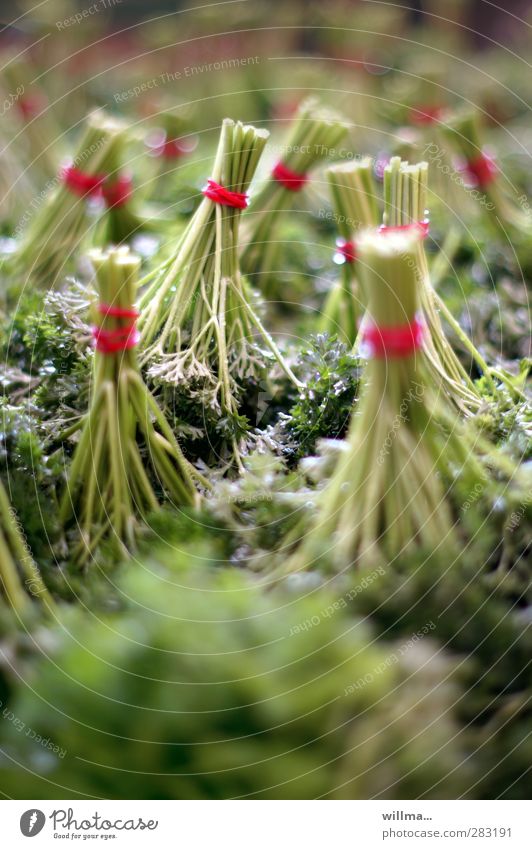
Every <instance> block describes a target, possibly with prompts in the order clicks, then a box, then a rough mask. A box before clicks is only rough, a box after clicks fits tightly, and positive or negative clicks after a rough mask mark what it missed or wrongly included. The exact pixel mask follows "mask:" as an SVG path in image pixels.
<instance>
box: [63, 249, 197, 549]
mask: <svg viewBox="0 0 532 849" xmlns="http://www.w3.org/2000/svg"><path fill="white" fill-rule="evenodd" d="M90 259H91V261H92V263H93V265H94V267H95V270H96V286H97V292H98V301H99V302H98V305H97V308H96V310H95V316H94V318H95V325H94V328H93V336H94V339H95V343H96V351H95V354H94V369H93V386H92V396H91V402H90V409H89V412H88V414H87V415H86V417H85V418H84V419H82V421H81V422H80V424H79V428H81V434H80V437H79V441H78V443H77V446H76V450H75V452H74V456H73V459H72V464H71V467H70V471H69V475H68V487H67V489H66V490H65V493H64V496H63V499H62V503H61V513H60V516H61V520H62V521H63V522H64V523H66V522H68V521H69V520H72V519H74V518H75V519H76V521H77V523H78V526H79V529H80V532H81V536H82V547H83V550H82V553H81V556H80V560H81V562H83V561H84V560H85V559H86V558H87V557H88V556H89V555H90V554H91V552H93V551H94V549H95V547H96V546H97V545H98V543H99V542H100V541H101V540H103V539H105V538H111V540H112V542H114V544H115V547H116V548H117V549H118V551H119V553H124V551H126V550H131V549H132V548H133V546H134V539H135V533H134V532H135V528H136V524H137V518H138V517H139V516H142V515H143V513H144V512H146V511H151V510H155V509H157V507H158V499H157V497H156V495H155V493H154V489H153V485H152V482H151V479H150V477H149V476H148V472H147V471H146V469H145V465H146V466H148V467H151V472H152V473H153V476H154V478H155V479H156V480H157V484H158V486H159V487H160V488H161V489H163V490H164V491H166V492H167V494H168V495H169V496H170V498H171V499H172V500H173V501H174V502H175V503H176V504H177V505H179V506H189V505H193V504H194V503H195V502H196V500H197V497H198V496H197V492H196V488H195V484H196V483H201V484H206V481H204V480H203V478H202V477H201V476H200V475H199V474H198V473H197V472H196V470H195V469H194V468H193V467H192V466H191V465H190V464H189V463H188V462H187V461H186V460H185V458H184V456H183V454H182V452H181V449H180V448H179V445H178V444H177V441H176V439H175V437H174V434H173V433H172V430H171V428H170V427H169V425H168V423H167V421H166V420H165V418H164V416H163V414H162V412H161V411H160V409H159V407H158V406H157V403H156V402H155V399H154V398H153V396H152V395H151V393H150V392H149V390H148V389H147V387H146V385H145V384H144V382H143V380H142V377H141V374H140V369H139V365H138V362H137V355H136V345H137V342H138V331H137V329H136V324H135V322H136V317H137V311H136V309H135V308H134V302H135V293H136V285H137V277H138V269H139V264H140V260H139V258H138V257H136V256H134V255H132V254H131V253H130V252H129V249H128V248H127V247H125V246H124V247H120V248H114V249H110V250H108V251H107V252H102V251H101V250H99V249H95V250H93V251H92V252H91V254H90ZM141 446H142V448H143V450H142V451H141Z"/></svg>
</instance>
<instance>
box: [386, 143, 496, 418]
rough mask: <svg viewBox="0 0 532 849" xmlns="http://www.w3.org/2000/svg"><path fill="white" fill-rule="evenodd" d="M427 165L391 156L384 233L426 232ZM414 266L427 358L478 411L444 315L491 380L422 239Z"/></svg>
mask: <svg viewBox="0 0 532 849" xmlns="http://www.w3.org/2000/svg"><path fill="white" fill-rule="evenodd" d="M427 182H428V164H427V163H426V162H420V163H417V164H415V165H409V164H408V162H404V161H402V160H401V159H400V158H399V157H393V158H392V159H391V160H390V162H389V164H388V165H387V166H386V168H385V169H384V217H383V221H384V225H383V228H382V229H384V230H388V231H393V230H397V231H398V232H400V231H401V230H403V229H405V228H406V229H408V228H414V229H417V230H418V231H419V234H420V235H421V236H424V235H426V234H427V233H428V220H427V209H426V200H427ZM416 265H417V267H418V268H419V273H420V275H421V281H420V306H421V311H422V313H423V316H424V320H425V322H426V325H427V328H428V333H427V339H426V342H425V350H426V355H427V360H428V363H429V365H430V368H431V370H432V372H433V375H434V378H435V379H436V381H437V382H439V383H441V385H442V388H443V390H444V392H445V393H446V395H447V396H448V398H449V400H450V401H451V403H452V404H453V406H454V407H455V408H457V409H459V410H460V411H461V412H462V413H465V414H469V413H471V412H474V411H476V410H478V408H479V407H480V404H481V399H480V395H479V393H478V392H477V390H476V388H475V385H474V383H473V381H472V380H471V378H470V376H469V375H468V374H467V372H466V371H465V369H464V367H463V366H462V364H461V363H460V360H459V359H458V357H457V356H456V354H455V352H454V350H453V348H452V347H451V345H450V343H449V341H448V339H447V337H446V335H445V333H444V330H443V327H442V323H441V319H440V313H441V315H443V316H444V318H445V320H446V321H447V322H448V324H449V325H450V327H451V328H452V330H453V331H454V333H455V334H456V335H457V337H458V338H459V340H460V341H461V342H462V344H463V345H464V347H465V348H466V350H467V351H468V353H469V354H470V355H471V357H472V359H473V360H474V362H475V363H476V364H477V366H478V367H479V368H480V370H481V371H482V372H484V374H486V375H487V376H488V379H490V378H489V370H488V366H487V364H486V363H485V361H484V359H483V358H482V356H481V355H480V353H479V352H478V351H477V349H476V347H475V345H474V344H473V343H472V342H471V340H470V339H469V337H468V336H467V334H466V333H464V331H463V330H462V328H461V327H460V325H459V323H458V322H457V321H456V319H455V318H454V316H453V315H452V313H451V312H450V311H449V309H448V308H447V306H446V304H445V303H444V302H443V300H442V299H441V298H440V296H439V295H438V293H437V292H436V290H435V289H434V287H433V285H432V282H431V275H430V272H429V267H428V263H427V255H426V252H425V248H424V243H423V239H422V238H420V239H418V241H417V257H416Z"/></svg>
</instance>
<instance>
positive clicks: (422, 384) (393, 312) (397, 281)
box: [289, 231, 486, 570]
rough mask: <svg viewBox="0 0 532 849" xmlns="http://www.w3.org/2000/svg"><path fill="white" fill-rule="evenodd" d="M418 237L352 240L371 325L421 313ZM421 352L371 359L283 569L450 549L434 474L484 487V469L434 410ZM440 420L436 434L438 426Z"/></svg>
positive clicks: (453, 541)
mask: <svg viewBox="0 0 532 849" xmlns="http://www.w3.org/2000/svg"><path fill="white" fill-rule="evenodd" d="M419 240H420V234H419V232H408V231H406V232H389V233H387V234H386V235H380V234H375V233H370V232H368V233H367V234H362V235H361V236H360V237H359V239H358V241H357V249H358V251H359V255H360V274H361V280H362V286H363V289H364V294H365V298H366V299H367V304H368V311H367V315H366V318H365V323H366V326H367V325H368V323H371V324H373V325H375V327H376V328H382V327H384V328H385V327H389V326H390V327H398V326H399V327H400V326H409V325H411V323H412V322H413V321H414V319H415V317H416V314H417V311H418V309H419V288H420V286H421V285H422V280H420V279H419V273H418V267H417V262H418V256H419ZM429 363H430V359H429V354H428V353H427V352H426V349H425V348H423V349H421V350H417V351H416V350H413V351H412V352H411V353H410V354H409V355H404V356H400V357H393V356H391V357H386V358H381V357H380V356H373V357H372V358H371V359H370V361H369V362H368V367H367V381H366V386H365V390H364V391H363V394H362V398H361V401H360V404H359V408H358V410H357V413H356V415H354V417H353V420H352V423H351V428H350V432H349V435H348V442H347V449H346V451H345V453H344V454H343V455H342V456H341V457H340V459H339V461H338V463H337V467H336V470H335V472H334V474H333V476H332V478H331V480H330V482H329V484H328V485H327V486H326V488H325V489H324V490H323V491H322V492H320V493H319V495H318V505H317V512H316V515H315V516H314V517H312V519H311V529H310V531H309V532H308V533H307V534H306V535H305V537H304V541H303V543H302V545H301V546H300V548H299V550H298V551H296V553H295V554H294V556H293V559H292V561H291V563H290V566H289V568H291V569H296V570H297V569H301V568H308V567H309V566H312V564H313V563H314V562H316V559H319V557H320V556H322V555H324V554H325V555H327V554H329V555H330V557H331V559H332V561H333V563H334V564H335V565H336V566H337V567H345V566H346V565H349V564H356V565H357V566H359V567H361V568H364V567H365V566H370V565H373V564H374V563H375V562H381V561H382V560H393V558H394V557H396V556H397V555H398V554H400V553H401V552H403V551H406V550H408V549H409V548H410V547H413V548H416V547H419V546H421V547H426V548H427V549H429V550H431V549H438V548H440V547H441V546H445V547H446V548H447V549H448V550H449V551H453V550H456V549H457V538H456V532H455V529H454V527H453V518H452V512H451V507H450V504H449V502H448V499H447V497H446V494H445V488H444V485H443V482H442V480H441V478H440V473H444V474H446V475H449V473H450V471H451V470H453V473H454V474H462V475H466V474H467V478H468V480H470V481H471V482H472V484H473V483H474V484H475V485H476V484H478V485H479V486H480V487H481V488H483V486H484V485H485V479H486V474H485V472H484V469H483V467H482V464H481V463H480V461H479V460H478V458H477V457H476V456H475V454H474V453H471V452H470V450H469V445H468V442H467V441H466V439H465V436H464V432H463V430H462V429H460V428H459V426H458V422H457V421H456V419H455V418H453V417H452V416H451V415H450V413H449V411H448V410H446V409H445V407H444V406H442V404H441V400H440V399H439V397H438V392H437V388H438V387H437V384H435V383H434V378H433V375H432V374H431V371H430V368H429ZM442 420H444V421H445V422H446V423H447V429H446V432H443V430H442V428H441V424H440V422H441V421H442Z"/></svg>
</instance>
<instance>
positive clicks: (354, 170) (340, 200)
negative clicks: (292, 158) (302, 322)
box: [319, 157, 379, 345]
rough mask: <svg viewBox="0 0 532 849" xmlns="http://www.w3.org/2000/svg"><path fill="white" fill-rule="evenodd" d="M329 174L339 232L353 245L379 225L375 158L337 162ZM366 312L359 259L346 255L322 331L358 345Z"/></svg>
mask: <svg viewBox="0 0 532 849" xmlns="http://www.w3.org/2000/svg"><path fill="white" fill-rule="evenodd" d="M326 175H327V179H328V180H329V186H330V189H331V195H332V199H333V218H334V221H335V222H336V225H337V230H338V234H339V236H340V239H341V241H342V243H343V244H345V243H348V244H350V243H352V240H353V237H354V235H355V233H357V231H359V230H363V229H365V228H369V227H376V226H377V225H378V215H379V212H378V206H377V200H376V197H377V190H376V185H375V181H374V177H373V161H372V160H371V159H370V158H369V157H366V158H364V159H362V160H360V161H356V162H349V163H346V164H343V165H333V166H332V167H331V168H328V169H327V171H326ZM339 256H341V255H339ZM362 312H363V310H362V308H361V303H360V293H359V291H358V284H357V279H356V258H355V260H354V262H353V261H352V262H350V261H348V259H346V257H345V256H344V257H343V263H342V270H341V277H340V279H339V280H337V281H336V283H335V284H334V285H333V287H332V289H331V291H330V292H329V295H328V296H327V300H326V302H325V305H324V307H323V312H322V315H321V319H320V325H319V326H320V331H321V332H327V333H331V334H340V335H341V339H342V340H345V341H346V342H348V343H350V344H351V345H354V344H355V340H356V337H357V334H358V321H359V318H360V317H361V314H362Z"/></svg>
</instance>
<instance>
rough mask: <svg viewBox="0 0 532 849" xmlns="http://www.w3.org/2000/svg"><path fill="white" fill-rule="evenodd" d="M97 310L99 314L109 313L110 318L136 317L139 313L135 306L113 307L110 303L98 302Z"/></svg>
mask: <svg viewBox="0 0 532 849" xmlns="http://www.w3.org/2000/svg"><path fill="white" fill-rule="evenodd" d="M98 312H99V313H100V314H101V315H105V316H107V315H110V316H112V318H138V317H139V315H140V313H139V311H138V310H136V309H135V307H114V306H112V304H103V303H102V304H98Z"/></svg>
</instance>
